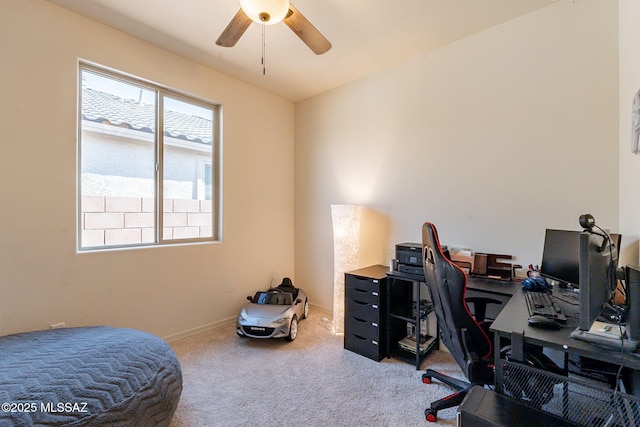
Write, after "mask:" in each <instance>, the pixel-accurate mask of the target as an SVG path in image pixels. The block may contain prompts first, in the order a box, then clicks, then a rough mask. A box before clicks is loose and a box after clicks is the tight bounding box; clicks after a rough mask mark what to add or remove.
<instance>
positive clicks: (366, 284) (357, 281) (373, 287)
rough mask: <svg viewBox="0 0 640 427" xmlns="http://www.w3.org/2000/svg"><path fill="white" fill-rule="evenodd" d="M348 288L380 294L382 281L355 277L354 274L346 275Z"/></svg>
mask: <svg viewBox="0 0 640 427" xmlns="http://www.w3.org/2000/svg"><path fill="white" fill-rule="evenodd" d="M345 287H346V288H353V289H357V290H359V291H362V292H377V293H379V292H380V281H379V280H378V279H372V278H370V277H362V276H354V275H352V274H347V275H346V280H345Z"/></svg>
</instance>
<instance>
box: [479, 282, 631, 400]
mask: <svg viewBox="0 0 640 427" xmlns="http://www.w3.org/2000/svg"><path fill="white" fill-rule="evenodd" d="M524 292H525V291H523V290H518V291H517V292H515V293H514V294H513V296H512V297H511V299H510V300H509V301H508V302H507V304H506V305H505V307H504V308H503V309H502V311H501V312H500V314H499V315H498V316H497V317H496V319H495V320H494V322H493V324H492V325H491V327H490V329H491V331H493V332H494V344H495V345H494V357H495V366H496V390H497V391H499V392H502V391H503V390H502V381H501V380H502V366H501V363H500V344H501V341H503V340H502V339H505V338H506V339H509V340H511V343H512V345H513V344H514V343H516V345H518V344H520V345H523V344H533V345H537V346H541V347H544V348H549V349H553V350H558V351H560V352H563V353H564V356H565V357H564V360H565V366H564V367H561V368H564V370H565V371H568V365H567V362H568V358H569V356H584V357H588V358H590V359H594V360H599V361H602V362H608V363H612V364H615V365H622V366H623V367H625V368H627V369H629V370H632V371H634V374H636V373H637V372H639V371H640V352H637V353H623V352H621V351H620V350H615V349H608V348H604V347H599V346H596V345H594V344H591V343H588V342H586V341H581V340H578V339H574V338H571V336H570V334H571V332H572V331H573V330H575V328H576V327H577V325H578V318H577V313H578V311H579V305H578V304H577V303H578V300H577V299H576V300H575V301H573V303H569V302H566V301H564V300H562V299H559V298H563V299H569V300H571V297H567V295H566V292H567V291H563V290H561V289H559V288H557V287H554V289H553V295H554V296H555V297H557V298H556V301H557V302H558V305H559V306H560V308H561V309H562V310H563V312H564V313H565V315H566V316H567V323H566V324H565V325H564V326H563V328H562V329H559V330H545V329H539V328H534V327H532V326H529V324H528V319H529V312H528V310H527V303H526V301H525V297H524ZM558 297H559V298H558ZM574 316H575V318H574ZM634 394H635V393H634Z"/></svg>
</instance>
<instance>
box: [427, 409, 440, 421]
mask: <svg viewBox="0 0 640 427" xmlns="http://www.w3.org/2000/svg"><path fill="white" fill-rule="evenodd" d="M424 417H425V419H426V420H427V421H429V422H430V423H435V422H436V420H437V419H438V417H437V416H436V414H435V413H434V412H431V410H429V409H427V410H425V411H424Z"/></svg>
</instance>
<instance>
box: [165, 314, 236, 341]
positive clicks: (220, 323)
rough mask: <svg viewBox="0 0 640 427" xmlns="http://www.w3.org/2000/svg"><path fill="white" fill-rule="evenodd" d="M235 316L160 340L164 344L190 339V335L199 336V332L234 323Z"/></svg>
mask: <svg viewBox="0 0 640 427" xmlns="http://www.w3.org/2000/svg"><path fill="white" fill-rule="evenodd" d="M235 321H236V316H233V317H228V318H226V319H222V320H218V321H217V322H213V323H209V324H207V325H203V326H199V327H197V328H193V329H189V330H187V331H184V332H178V333H177V334H173V335H169V336H166V337H163V338H162V339H163V340H165V341H166V342H171V341H176V340H179V339H181V338H186V337H190V336H191V335H195V334H199V333H200V332H204V331H208V330H210V329H215V328H219V327H221V326H227V325H229V324H232V323H235Z"/></svg>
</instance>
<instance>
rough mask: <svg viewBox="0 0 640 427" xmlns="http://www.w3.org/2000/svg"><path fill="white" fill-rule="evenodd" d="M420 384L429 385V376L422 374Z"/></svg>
mask: <svg viewBox="0 0 640 427" xmlns="http://www.w3.org/2000/svg"><path fill="white" fill-rule="evenodd" d="M422 382H423V383H425V384H431V376H430V375H427V374H422Z"/></svg>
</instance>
